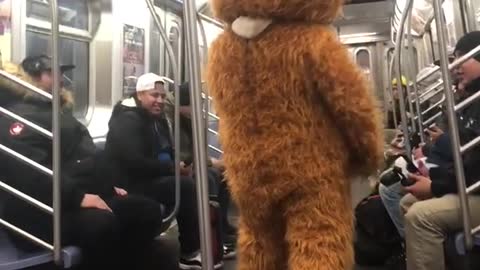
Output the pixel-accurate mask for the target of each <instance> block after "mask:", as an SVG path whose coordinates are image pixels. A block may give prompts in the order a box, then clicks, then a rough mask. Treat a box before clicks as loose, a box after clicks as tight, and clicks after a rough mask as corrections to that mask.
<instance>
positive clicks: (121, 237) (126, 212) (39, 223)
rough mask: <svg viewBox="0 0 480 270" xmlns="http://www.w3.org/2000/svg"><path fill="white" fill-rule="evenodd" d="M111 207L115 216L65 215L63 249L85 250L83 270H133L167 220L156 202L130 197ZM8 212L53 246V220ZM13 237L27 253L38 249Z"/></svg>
mask: <svg viewBox="0 0 480 270" xmlns="http://www.w3.org/2000/svg"><path fill="white" fill-rule="evenodd" d="M107 204H108V205H109V206H110V208H111V209H112V211H113V213H112V212H109V211H105V210H100V209H93V208H92V209H85V208H82V209H80V210H78V211H74V212H69V213H64V214H63V218H62V242H63V245H75V246H78V247H80V248H81V249H82V256H83V260H82V263H83V267H82V268H83V269H92V270H93V269H95V270H96V269H124V268H125V267H128V268H127V269H129V268H130V269H133V268H132V267H134V264H135V258H136V255H141V252H142V251H144V250H145V249H148V248H150V246H151V244H152V243H153V240H154V237H155V236H156V234H157V230H158V228H159V227H160V225H161V222H162V218H163V217H162V209H161V206H160V205H159V204H158V203H157V202H155V201H153V200H149V199H147V198H144V197H137V196H130V195H129V196H126V197H115V198H113V199H111V200H109V201H107ZM8 209H9V208H8V207H7V208H6V211H5V217H6V218H7V219H8V220H12V223H14V224H18V226H19V227H21V228H23V229H25V230H27V231H28V232H31V233H32V234H33V235H35V236H38V237H40V238H41V239H43V240H45V241H48V242H50V243H51V242H52V238H53V237H52V222H51V220H52V219H51V216H48V215H46V214H44V213H40V212H39V211H38V210H36V209H33V210H34V211H31V210H32V209H25V210H27V211H26V212H23V214H22V215H19V213H22V212H16V213H15V212H13V211H12V212H13V213H12V212H9V211H8ZM17 209H18V208H17ZM35 210H36V211H35ZM27 213H28V214H27ZM12 236H13V239H14V241H15V242H16V244H17V246H19V247H20V248H22V249H24V250H26V251H32V250H34V249H37V248H38V246H36V245H33V244H32V243H31V242H27V241H25V240H23V239H20V238H19V237H17V236H16V235H15V236H14V235H12Z"/></svg>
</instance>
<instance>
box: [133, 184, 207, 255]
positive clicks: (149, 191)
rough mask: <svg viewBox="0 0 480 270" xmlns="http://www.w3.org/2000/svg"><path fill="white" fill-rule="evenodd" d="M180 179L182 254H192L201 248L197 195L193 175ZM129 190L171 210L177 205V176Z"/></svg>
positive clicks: (180, 237)
mask: <svg viewBox="0 0 480 270" xmlns="http://www.w3.org/2000/svg"><path fill="white" fill-rule="evenodd" d="M180 181H181V185H180V187H181V189H180V208H179V211H178V213H177V222H178V230H179V234H180V235H179V241H180V246H181V252H182V254H191V253H193V252H196V251H198V250H200V238H199V226H198V208H197V200H196V198H197V195H196V193H195V183H194V181H193V179H192V178H191V177H181V179H180ZM129 191H130V192H132V193H137V194H141V195H144V196H147V197H149V198H152V199H154V200H156V201H157V202H159V203H161V204H163V205H165V206H166V207H167V209H169V210H170V211H171V210H172V209H173V206H174V205H175V176H166V177H161V178H158V179H154V180H152V181H148V182H143V183H136V184H134V185H131V186H130V187H129ZM167 212H168V211H167ZM167 214H168V213H167Z"/></svg>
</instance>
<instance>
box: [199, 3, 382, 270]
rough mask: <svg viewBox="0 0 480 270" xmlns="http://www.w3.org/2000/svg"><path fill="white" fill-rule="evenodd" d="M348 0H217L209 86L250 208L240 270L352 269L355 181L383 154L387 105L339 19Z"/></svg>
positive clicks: (233, 177) (236, 184)
mask: <svg viewBox="0 0 480 270" xmlns="http://www.w3.org/2000/svg"><path fill="white" fill-rule="evenodd" d="M342 4H343V3H342V1H341V0H312V1H304V0H213V1H212V7H213V11H214V14H215V16H216V17H217V18H219V19H220V20H222V21H224V22H225V23H226V25H227V26H226V29H225V31H224V32H223V33H222V34H221V35H220V36H219V37H218V39H217V40H216V41H214V42H213V44H212V46H211V48H210V53H209V63H208V68H207V84H208V89H209V91H210V92H211V94H212V96H213V99H214V103H215V109H216V111H217V112H218V114H219V116H220V118H221V120H220V139H221V142H222V147H223V150H224V160H225V164H226V168H227V170H226V175H227V179H228V180H229V187H230V189H231V192H232V195H233V198H234V200H235V201H236V203H237V205H238V207H239V209H240V215H241V218H240V225H239V226H240V231H239V234H240V235H239V242H238V246H239V269H240V270H260V269H262V270H267V269H272V270H274V269H275V270H279V269H292V270H313V269H325V270H343V269H351V268H352V266H353V249H352V242H353V239H352V235H353V226H352V225H353V214H352V207H351V200H350V179H352V178H353V177H354V176H361V175H363V176H366V175H370V174H372V173H374V172H375V170H376V169H377V168H378V166H379V164H380V163H381V160H382V151H383V145H382V143H383V137H382V136H383V134H382V121H381V119H380V118H381V113H380V111H379V109H378V106H377V104H376V102H375V98H374V97H373V91H372V90H371V89H369V87H368V83H367V82H366V81H365V78H364V75H363V73H362V72H361V71H360V69H359V68H357V66H355V65H354V64H353V63H352V60H351V57H350V56H349V55H348V52H347V50H346V48H345V47H344V46H343V45H342V44H341V43H340V42H339V40H338V37H337V36H336V34H335V33H334V32H332V31H331V28H330V26H329V24H330V23H331V22H332V21H333V20H334V18H335V17H336V16H337V14H339V12H340V10H341V7H342Z"/></svg>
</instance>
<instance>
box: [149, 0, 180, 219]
mask: <svg viewBox="0 0 480 270" xmlns="http://www.w3.org/2000/svg"><path fill="white" fill-rule="evenodd" d="M152 1H153V0H145V2H146V3H147V7H148V9H149V10H150V14H151V15H152V17H153V21H154V22H155V25H156V26H157V28H158V31H159V32H160V36H161V37H162V39H163V42H164V43H165V48H166V49H167V54H168V57H169V58H170V63H171V65H172V70H173V85H174V87H175V93H174V94H175V96H174V107H175V108H174V122H175V123H174V128H173V129H174V133H175V134H174V145H175V146H174V147H175V206H174V207H173V210H172V212H171V213H170V215H168V217H166V218H164V219H163V222H164V223H169V222H171V221H172V220H173V219H174V218H175V217H176V216H177V212H178V209H179V208H180V196H181V194H180V185H181V182H180V147H181V145H180V74H179V73H178V63H177V60H176V59H175V54H174V53H173V48H172V45H171V44H170V42H169V40H168V37H167V34H166V33H165V29H163V26H162V21H161V20H160V18H159V17H158V14H157V13H156V12H155V6H154V5H153V2H152Z"/></svg>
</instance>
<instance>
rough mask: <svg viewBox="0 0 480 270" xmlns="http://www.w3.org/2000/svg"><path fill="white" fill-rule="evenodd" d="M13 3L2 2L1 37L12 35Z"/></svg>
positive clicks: (0, 0) (9, 0)
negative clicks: (7, 34)
mask: <svg viewBox="0 0 480 270" xmlns="http://www.w3.org/2000/svg"><path fill="white" fill-rule="evenodd" d="M11 13H12V1H11V0H0V35H2V36H3V35H5V33H10V28H11Z"/></svg>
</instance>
